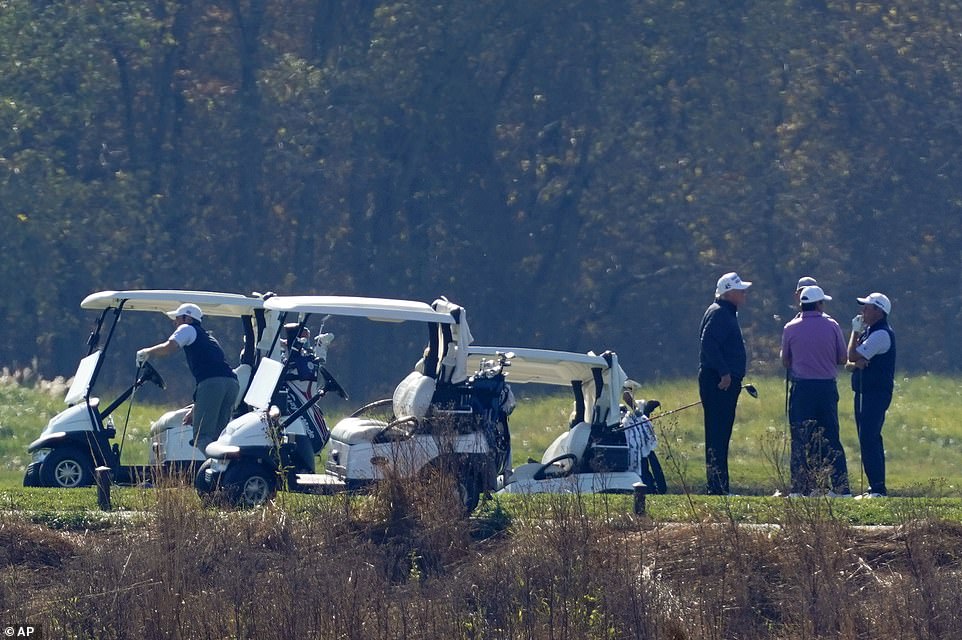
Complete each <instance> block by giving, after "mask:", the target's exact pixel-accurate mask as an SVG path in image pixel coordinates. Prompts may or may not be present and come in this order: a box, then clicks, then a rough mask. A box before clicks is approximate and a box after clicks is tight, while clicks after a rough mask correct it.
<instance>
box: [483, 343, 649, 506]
mask: <svg viewBox="0 0 962 640" xmlns="http://www.w3.org/2000/svg"><path fill="white" fill-rule="evenodd" d="M505 352H507V353H508V354H509V355H510V356H511V360H510V363H511V368H510V371H509V372H508V381H509V382H510V383H511V384H541V385H549V386H554V387H567V388H568V389H570V390H571V392H572V394H573V397H574V402H573V409H572V412H571V417H570V423H569V428H568V430H567V431H566V432H564V433H562V434H561V435H560V436H558V437H557V438H556V439H555V441H554V442H553V443H552V444H551V445H550V446H549V447H548V448H547V450H546V451H545V453H544V455H543V456H542V459H541V462H536V461H529V462H528V463H526V464H522V465H521V466H519V467H517V468H515V469H513V470H512V471H511V473H510V474H504V475H503V476H502V479H501V483H500V486H499V490H498V493H502V494H504V493H508V494H530V493H576V492H577V493H632V492H633V491H634V485H635V484H636V483H640V482H643V480H642V477H641V467H642V464H643V462H642V458H643V457H644V454H645V453H647V452H644V451H642V450H641V449H639V448H638V447H636V446H635V444H636V443H635V442H633V441H632V440H631V439H630V438H626V433H625V431H624V430H623V429H622V422H623V420H622V410H621V406H620V403H621V400H622V399H623V393H624V388H625V385H626V382H627V376H626V375H625V372H624V371H623V370H622V368H621V366H620V365H619V364H618V356H617V354H615V353H614V352H611V351H606V352H604V353H602V354H601V355H595V354H593V353H587V354H583V353H571V352H567V351H551V350H542V349H523V348H507V347H482V346H472V347H470V348H469V350H468V353H469V356H468V365H469V366H475V367H478V368H480V369H483V368H484V366H485V363H486V362H488V361H489V359H490V358H496V357H499V354H503V353H505ZM630 409H631V410H632V411H634V409H635V407H634V406H632V407H631V408H630Z"/></svg>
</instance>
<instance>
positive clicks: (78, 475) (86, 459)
mask: <svg viewBox="0 0 962 640" xmlns="http://www.w3.org/2000/svg"><path fill="white" fill-rule="evenodd" d="M93 482H94V471H93V465H92V464H91V462H90V456H88V455H86V454H84V453H82V452H81V451H80V450H79V449H76V448H74V447H61V448H58V449H54V450H53V451H51V452H50V453H49V454H48V455H47V457H46V458H45V459H44V461H43V464H41V465H40V485H41V486H43V487H60V488H63V489H73V488H75V487H88V486H90V485H92V484H93Z"/></svg>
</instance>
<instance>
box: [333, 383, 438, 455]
mask: <svg viewBox="0 0 962 640" xmlns="http://www.w3.org/2000/svg"><path fill="white" fill-rule="evenodd" d="M436 385H437V383H436V381H435V380H434V378H431V377H429V376H426V375H424V374H422V373H419V372H417V371H413V372H411V373H410V374H408V376H407V377H406V378H404V380H402V381H401V382H400V384H398V386H397V388H396V389H395V390H394V396H393V397H392V398H391V405H392V407H393V411H394V420H395V422H397V421H399V420H407V421H410V420H412V419H413V420H415V421H417V420H420V419H421V418H424V417H425V416H427V414H428V410H429V409H430V408H431V398H433V397H434V389H435V387H436ZM390 424H391V423H388V422H385V421H384V420H377V419H373V418H365V417H363V416H354V417H350V418H344V419H343V420H341V421H339V422H338V423H337V424H336V425H335V426H334V429H333V430H332V431H331V438H333V439H334V440H335V441H337V442H342V443H344V444H359V443H363V442H371V441H372V440H373V439H374V438H375V437H377V435H378V434H379V433H381V432H382V431H384V429H386V428H387V427H388V426H389V425H390Z"/></svg>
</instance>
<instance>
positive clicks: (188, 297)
mask: <svg viewBox="0 0 962 640" xmlns="http://www.w3.org/2000/svg"><path fill="white" fill-rule="evenodd" d="M187 302H190V303H193V304H196V305H197V306H199V307H200V308H201V311H203V312H204V315H205V316H229V317H240V316H249V315H251V314H253V312H254V309H262V308H264V301H263V300H262V299H261V298H254V297H249V296H243V295H241V294H239V293H218V292H215V291H180V290H177V289H141V290H130V291H99V292H97V293H91V294H90V295H89V296H87V297H86V298H84V299H83V302H81V303H80V306H81V308H83V309H109V308H111V307H119V306H120V305H121V304H123V305H124V307H123V308H124V309H125V310H128V311H159V312H161V313H167V312H168V311H173V310H174V309H176V308H177V307H178V306H179V305H181V304H184V303H187Z"/></svg>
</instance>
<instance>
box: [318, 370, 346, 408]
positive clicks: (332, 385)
mask: <svg viewBox="0 0 962 640" xmlns="http://www.w3.org/2000/svg"><path fill="white" fill-rule="evenodd" d="M319 369H320V371H321V375H322V376H324V392H325V393H326V392H328V391H336V392H337V395H339V396H341V397H342V398H344V399H345V400H347V399H348V397H347V391H345V390H344V387H342V386H341V384H340V383H339V382H338V381H337V380H335V379H334V376H332V375H331V372H330V371H328V370H327V369H325V368H324V367H319Z"/></svg>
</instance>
